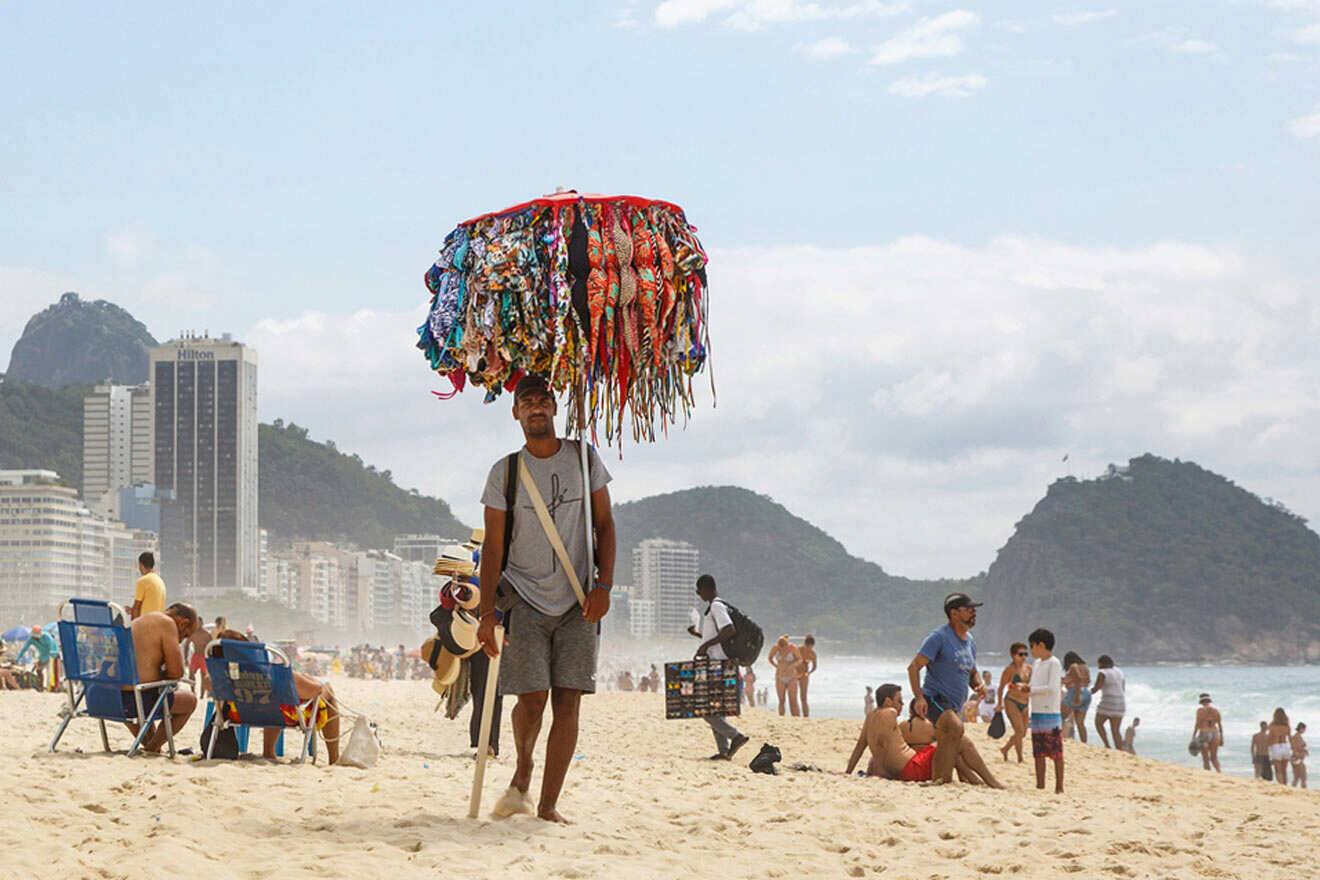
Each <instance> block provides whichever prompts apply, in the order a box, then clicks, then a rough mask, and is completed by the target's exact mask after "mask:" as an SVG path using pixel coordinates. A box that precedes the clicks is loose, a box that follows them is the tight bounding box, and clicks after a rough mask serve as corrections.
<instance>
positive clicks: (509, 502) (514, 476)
mask: <svg viewBox="0 0 1320 880" xmlns="http://www.w3.org/2000/svg"><path fill="white" fill-rule="evenodd" d="M517 498H518V453H516V452H510V453H509V457H508V458H506V459H505V460H504V555H503V556H501V557H500V574H504V569H506V568H508V566H509V544H510V542H512V541H513V508H514V502H515V501H516V500H517Z"/></svg>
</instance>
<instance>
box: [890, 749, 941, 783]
mask: <svg viewBox="0 0 1320 880" xmlns="http://www.w3.org/2000/svg"><path fill="white" fill-rule="evenodd" d="M934 762H935V747H934V746H922V747H921V748H919V749H917V753H916V754H915V755H913V756H912V759H911V760H910V761H908V762H907V763H906V764H905V765H903V772H902V773H900V774H898V778H899V779H901V780H903V781H904V782H930V777H931V769H932V765H933V764H934Z"/></svg>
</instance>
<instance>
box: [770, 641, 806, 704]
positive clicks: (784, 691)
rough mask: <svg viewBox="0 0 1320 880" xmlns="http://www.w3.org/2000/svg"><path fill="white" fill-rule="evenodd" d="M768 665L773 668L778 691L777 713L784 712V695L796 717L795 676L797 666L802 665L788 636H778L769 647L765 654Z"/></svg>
mask: <svg viewBox="0 0 1320 880" xmlns="http://www.w3.org/2000/svg"><path fill="white" fill-rule="evenodd" d="M766 659H767V660H769V661H770V665H771V666H773V667H774V668H775V690H776V691H778V693H779V714H780V715H783V714H784V697H785V696H787V697H788V707H789V710H790V711H791V712H792V713H793V717H794V718H796V717H797V716H798V715H799V710H798V689H797V677H798V668H799V667H800V666H801V665H802V657H801V655H800V654H799V653H798V649H797V647H796V646H794V644H793V643H792V642H790V641H789V640H788V636H780V637H779V640H778V641H777V642H775V646H774V647H773V648H771V649H770V653H769V654H767V655H766Z"/></svg>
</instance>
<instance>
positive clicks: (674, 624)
mask: <svg viewBox="0 0 1320 880" xmlns="http://www.w3.org/2000/svg"><path fill="white" fill-rule="evenodd" d="M700 564H701V554H700V553H699V551H698V550H697V548H696V547H694V546H692V545H691V544H688V543H687V542H685V541H670V540H667V539H665V538H648V539H647V540H645V541H643V542H641V543H640V544H638V545H637V547H636V548H635V549H634V550H633V595H634V597H635V598H634V599H633V602H637V601H638V600H640V601H642V602H648V601H649V602H651V603H653V606H654V620H655V624H654V625H655V628H654V630H653V633H652V634H654V635H658V636H678V635H683V634H685V633H686V632H687V628H688V626H689V624H690V623H691V619H690V617H689V610H690V609H691V608H693V607H694V606H695V605H696V604H697V599H696V593H695V590H696V584H697V576H698V574H699V573H700ZM640 613H641V614H642V615H643V618H642V619H645V615H646V612H645V611H643V612H640Z"/></svg>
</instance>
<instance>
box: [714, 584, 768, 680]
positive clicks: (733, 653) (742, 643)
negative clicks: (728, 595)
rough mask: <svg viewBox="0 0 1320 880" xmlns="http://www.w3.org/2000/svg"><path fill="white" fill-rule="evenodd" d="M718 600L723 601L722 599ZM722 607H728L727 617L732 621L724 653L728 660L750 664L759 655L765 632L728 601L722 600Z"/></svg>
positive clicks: (763, 643)
mask: <svg viewBox="0 0 1320 880" xmlns="http://www.w3.org/2000/svg"><path fill="white" fill-rule="evenodd" d="M719 601H721V602H724V600H723V599H721V600H719ZM724 607H725V608H726V609H728V612H729V619H730V620H732V621H733V636H732V637H731V638H730V639H729V640H728V641H727V642H725V643H724V653H725V654H728V655H729V659H730V660H736V661H737V662H738V665H739V666H751V665H752V664H753V663H755V662H756V658H757V657H759V656H761V648H762V647H764V645H765V633H763V632H761V628H760V627H759V626H757V625H756V622H755V621H753V620H752V619H751V618H750V617H748V616H747V615H746V614H743V613H742V612H741V611H739V610H738V609H737V608H734V607H733V606H732V605H730V604H729V603H728V602H724Z"/></svg>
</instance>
